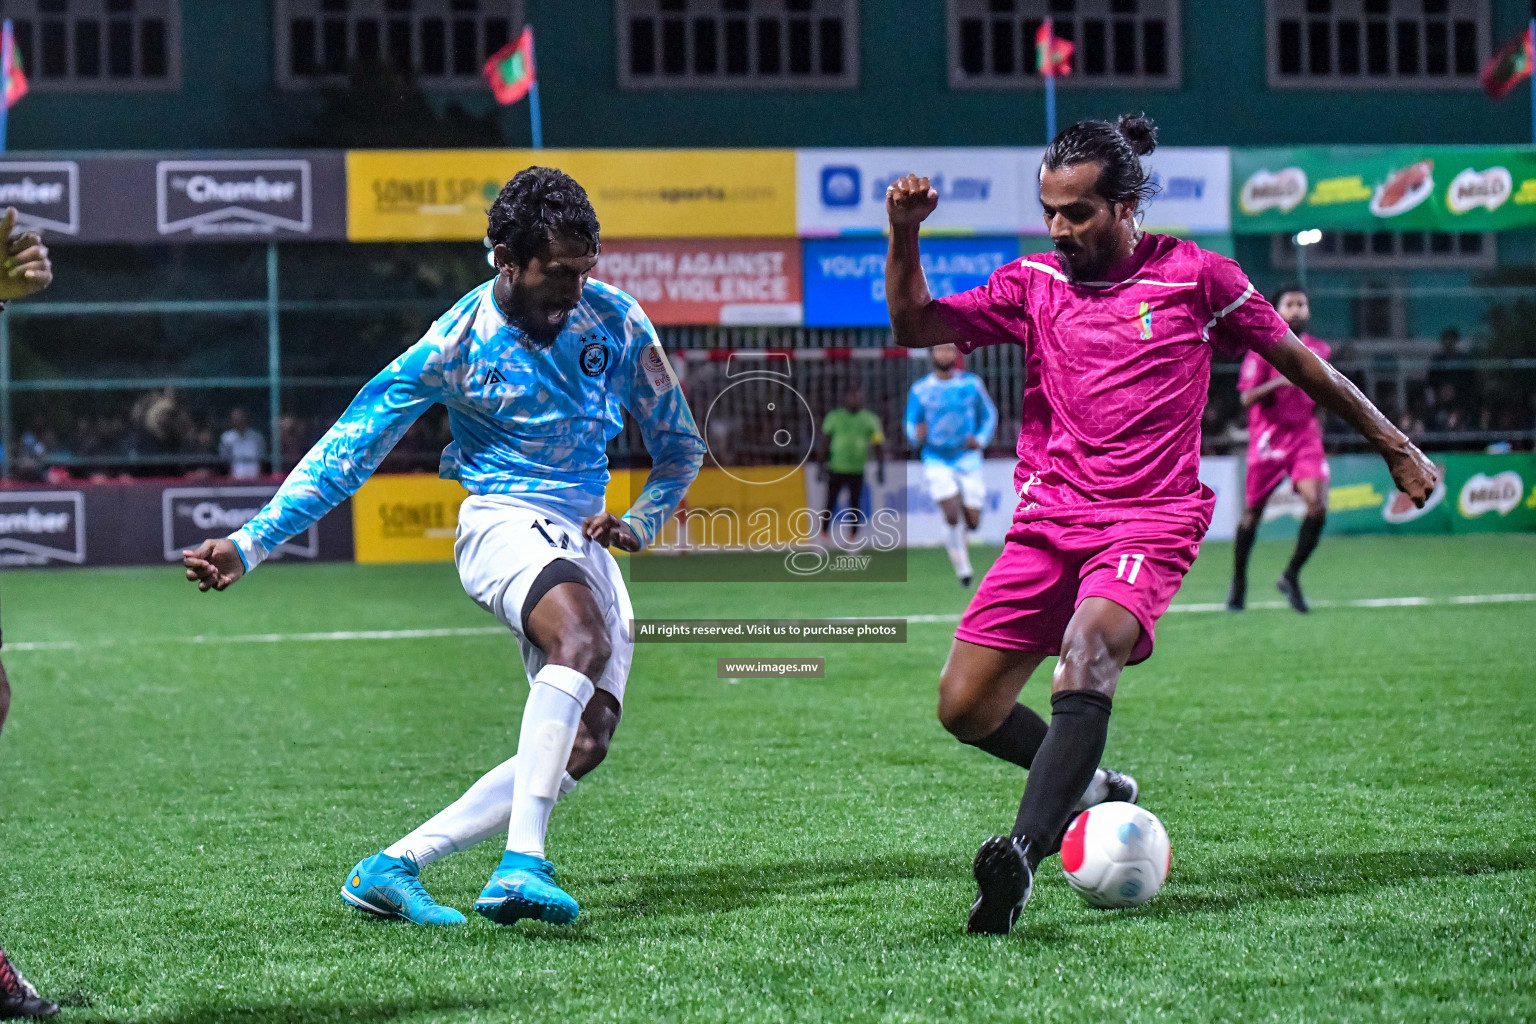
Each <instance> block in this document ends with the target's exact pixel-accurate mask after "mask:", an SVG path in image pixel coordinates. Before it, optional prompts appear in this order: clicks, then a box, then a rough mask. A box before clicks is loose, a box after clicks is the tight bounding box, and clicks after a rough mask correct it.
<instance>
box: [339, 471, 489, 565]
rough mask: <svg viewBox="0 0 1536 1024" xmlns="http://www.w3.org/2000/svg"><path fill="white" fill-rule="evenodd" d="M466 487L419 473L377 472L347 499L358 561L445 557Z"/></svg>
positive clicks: (437, 559) (444, 559) (449, 558)
mask: <svg viewBox="0 0 1536 1024" xmlns="http://www.w3.org/2000/svg"><path fill="white" fill-rule="evenodd" d="M467 497H469V492H468V491H466V490H465V489H464V488H463V487H460V486H459V484H458V483H457V482H456V481H453V480H440V479H438V478H437V477H435V476H427V475H426V474H425V473H416V474H399V475H394V474H383V475H380V476H375V477H373V478H371V479H370V480H368V481H367V482H366V483H364V484H363V486H362V487H360V488H359V489H358V492H357V494H356V495H355V496H354V497H353V499H352V536H353V544H354V547H355V550H356V553H357V554H356V557H357V560H358V561H359V562H365V563H380V562H451V561H453V535H454V532H455V531H456V530H457V529H458V526H459V506H460V505H461V504H463V502H464V499H465V498H467Z"/></svg>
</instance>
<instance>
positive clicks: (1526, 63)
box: [1478, 28, 1533, 100]
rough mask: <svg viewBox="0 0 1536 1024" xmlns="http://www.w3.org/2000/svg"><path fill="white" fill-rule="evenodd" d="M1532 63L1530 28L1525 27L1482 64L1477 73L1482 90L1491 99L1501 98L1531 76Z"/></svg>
mask: <svg viewBox="0 0 1536 1024" xmlns="http://www.w3.org/2000/svg"><path fill="white" fill-rule="evenodd" d="M1532 63H1533V54H1532V50H1531V30H1530V29H1529V28H1527V29H1526V30H1525V31H1524V32H1521V33H1520V34H1519V35H1518V36H1516V37H1515V38H1514V39H1511V40H1510V41H1509V42H1508V43H1505V44H1504V48H1503V49H1502V50H1500V51H1499V52H1498V53H1496V54H1494V55H1493V56H1492V57H1490V58H1488V63H1487V64H1484V65H1483V72H1482V74H1480V75H1478V78H1480V79H1481V80H1482V83H1483V91H1484V92H1486V93H1487V94H1488V96H1489V97H1490V98H1491V99H1496V100H1501V99H1503V98H1504V97H1505V96H1508V95H1509V93H1510V90H1512V89H1513V88H1514V87H1515V86H1517V85H1519V84H1520V83H1521V82H1523V81H1525V80H1526V79H1527V78H1530V77H1531V64H1532Z"/></svg>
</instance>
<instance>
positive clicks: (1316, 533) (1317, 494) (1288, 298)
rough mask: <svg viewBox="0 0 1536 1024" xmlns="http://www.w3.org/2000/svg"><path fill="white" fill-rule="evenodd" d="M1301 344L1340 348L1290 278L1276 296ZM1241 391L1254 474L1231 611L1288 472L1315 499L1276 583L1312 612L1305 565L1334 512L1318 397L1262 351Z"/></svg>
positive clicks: (1323, 350) (1247, 359) (1248, 359)
mask: <svg viewBox="0 0 1536 1024" xmlns="http://www.w3.org/2000/svg"><path fill="white" fill-rule="evenodd" d="M1270 301H1271V302H1272V303H1274V306H1275V312H1277V313H1279V314H1280V319H1282V320H1284V321H1285V322H1286V324H1287V325H1289V327H1290V328H1291V331H1292V333H1294V334H1295V335H1296V336H1297V337H1298V338H1300V339H1301V343H1302V344H1303V345H1305V346H1307V348H1309V349H1311V350H1312V351H1313V352H1315V353H1317V357H1318V358H1319V359H1327V358H1328V356H1329V353H1330V352H1331V351H1332V350H1331V349H1329V347H1328V343H1327V342H1326V341H1324V340H1323V339H1321V338H1314V337H1313V336H1312V335H1310V334H1308V333H1307V324H1308V323H1310V322H1311V320H1312V310H1311V307H1310V306H1308V304H1307V293H1306V290H1305V289H1304V288H1302V287H1301V285H1299V284H1287V285H1284V286H1282V287H1281V288H1280V289H1279V290H1278V291H1276V292H1275V293H1274V295H1273V297H1272V298H1271V299H1270ZM1237 391H1238V395H1239V396H1240V397H1241V398H1242V401H1243V406H1244V408H1246V409H1247V410H1248V480H1247V487H1246V492H1247V501H1246V503H1245V507H1244V509H1243V520H1242V522H1241V523H1239V524H1238V527H1237V538H1236V541H1237V543H1236V544H1235V545H1234V556H1233V567H1232V589H1231V590H1230V591H1229V592H1228V593H1227V611H1229V612H1240V611H1242V610H1243V606H1244V605H1245V604H1246V603H1247V600H1248V553H1249V552H1250V551H1252V550H1253V538H1254V537H1255V536H1256V535H1257V534H1258V532H1259V523H1260V521H1261V520H1262V519H1263V517H1264V506H1265V505H1266V504H1267V503H1268V502H1269V496H1270V495H1271V494H1273V493H1275V488H1276V487H1279V486H1280V481H1281V480H1284V479H1285V478H1286V477H1287V476H1289V477H1290V478H1291V486H1292V487H1294V488H1296V493H1297V494H1299V495H1300V496H1301V500H1302V501H1305V502H1306V503H1307V514H1306V518H1304V519H1302V521H1301V530H1300V531H1299V532H1298V533H1297V534H1296V550H1295V551H1294V552H1293V553H1292V554H1291V561H1290V564H1289V565H1287V566H1286V567H1285V572H1284V573H1282V574H1281V576H1280V579H1279V581H1278V582H1277V583H1276V584H1275V586H1276V587H1277V588H1278V589H1279V591H1280V593H1282V594H1284V595H1285V599H1286V600H1287V601H1289V602H1290V603H1291V607H1292V608H1294V609H1296V610H1297V611H1298V612H1306V611H1308V608H1307V599H1306V598H1305V597H1303V596H1302V593H1301V578H1300V577H1301V567H1302V566H1303V565H1306V564H1307V559H1308V558H1309V557H1311V555H1312V552H1313V550H1314V549H1315V548H1316V547H1317V539H1318V537H1320V536H1322V533H1323V523H1324V522H1325V521H1326V520H1327V518H1328V457H1327V456H1326V455H1325V454H1323V423H1322V417H1321V416H1320V415H1319V414H1318V412H1317V403H1316V402H1314V401H1312V396H1311V395H1309V394H1307V393H1306V392H1305V391H1303V390H1301V388H1299V387H1297V386H1296V385H1295V384H1292V383H1291V382H1290V381H1288V380H1286V379H1285V377H1283V376H1282V375H1281V374H1280V371H1278V370H1276V369H1275V368H1274V367H1273V366H1271V365H1269V363H1267V362H1265V361H1264V359H1263V358H1262V357H1261V356H1260V355H1259V354H1258V353H1257V352H1249V353H1248V354H1247V355H1246V356H1244V357H1243V367H1242V369H1241V370H1239V371H1238V374H1237Z"/></svg>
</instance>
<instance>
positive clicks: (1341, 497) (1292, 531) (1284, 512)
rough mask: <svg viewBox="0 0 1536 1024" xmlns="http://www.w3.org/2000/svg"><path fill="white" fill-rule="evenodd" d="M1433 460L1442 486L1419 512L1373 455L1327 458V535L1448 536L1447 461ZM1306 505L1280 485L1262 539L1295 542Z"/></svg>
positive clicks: (1266, 513) (1267, 509)
mask: <svg viewBox="0 0 1536 1024" xmlns="http://www.w3.org/2000/svg"><path fill="white" fill-rule="evenodd" d="M1453 458H1454V456H1449V457H1448V456H1436V457H1435V464H1436V465H1437V466H1439V467H1440V472H1441V477H1440V479H1441V483H1440V486H1439V487H1437V488H1435V493H1434V494H1432V495H1430V497H1429V501H1427V502H1425V504H1424V507H1423V508H1415V507H1414V504H1413V502H1411V501H1409V500H1408V497H1407V495H1404V494H1402V493H1400V492H1399V491H1398V489H1397V487H1396V485H1395V484H1393V483H1392V474H1391V473H1388V472H1387V464H1386V463H1385V462H1383V461H1381V459H1379V458H1377V457H1376V456H1374V455H1333V456H1330V457H1329V459H1328V468H1329V470H1330V473H1331V480H1330V482H1329V485H1328V525H1327V527H1326V528H1325V529H1324V531H1323V532H1324V533H1327V534H1360V533H1450V532H1451V511H1450V509H1449V508H1448V507H1447V503H1446V496H1447V493H1448V485H1447V481H1448V478H1449V476H1450V470H1449V466H1448V465H1447V463H1448V460H1449V459H1453ZM1306 509H1307V507H1306V503H1305V502H1303V501H1302V500H1301V497H1300V496H1299V495H1297V494H1296V492H1295V491H1294V490H1292V489H1291V484H1290V481H1289V480H1287V481H1286V482H1285V483H1283V484H1281V485H1280V487H1279V489H1277V490H1276V491H1275V493H1274V494H1273V495H1272V496H1271V497H1270V499H1269V504H1268V505H1266V506H1265V508H1264V523H1263V525H1262V526H1261V527H1260V529H1259V536H1260V537H1266V538H1268V537H1294V536H1295V535H1296V528H1297V526H1299V525H1300V524H1301V517H1302V516H1303V515H1305V514H1306Z"/></svg>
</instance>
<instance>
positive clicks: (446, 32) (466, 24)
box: [273, 0, 522, 89]
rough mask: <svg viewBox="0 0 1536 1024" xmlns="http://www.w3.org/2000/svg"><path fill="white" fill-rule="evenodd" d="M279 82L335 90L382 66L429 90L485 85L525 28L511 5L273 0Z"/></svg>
mask: <svg viewBox="0 0 1536 1024" xmlns="http://www.w3.org/2000/svg"><path fill="white" fill-rule="evenodd" d="M273 18H274V23H273V30H274V37H275V39H276V42H277V76H276V77H277V84H278V85H279V86H281V87H283V88H286V89H306V88H312V87H314V86H317V85H335V84H338V83H340V82H343V81H345V80H346V78H347V75H348V74H349V73H350V72H351V70H352V69H353V68H354V67H356V66H359V65H374V64H384V65H388V66H390V67H393V68H395V69H396V70H399V71H401V72H404V73H405V74H408V75H411V76H413V77H414V78H415V79H416V81H417V82H418V83H420V84H421V85H423V86H425V87H427V88H459V89H463V88H479V87H481V86H483V85H484V78H483V76H482V69H483V68H484V67H485V62H486V61H487V60H488V59H490V56H491V54H493V53H495V52H496V51H497V50H499V49H501V48H502V47H503V46H506V45H507V43H508V42H510V41H511V39H512V31H513V27H514V26H517V27H518V28H519V30H520V29H521V26H522V5H521V4H520V3H516V2H509V0H275V3H274V5H273Z"/></svg>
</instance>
